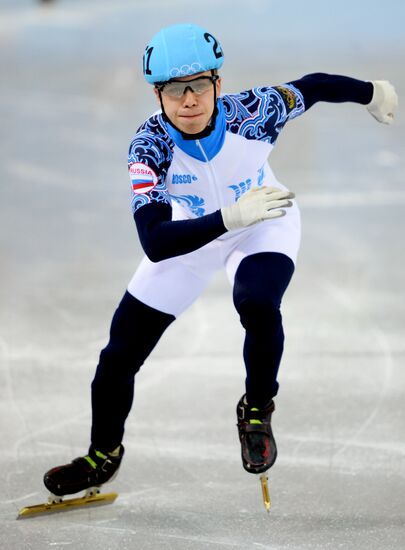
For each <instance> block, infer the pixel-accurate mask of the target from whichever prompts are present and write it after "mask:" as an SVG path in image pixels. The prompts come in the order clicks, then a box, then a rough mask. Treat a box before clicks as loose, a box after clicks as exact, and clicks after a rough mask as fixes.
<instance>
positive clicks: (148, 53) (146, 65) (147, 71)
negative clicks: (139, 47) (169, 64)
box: [143, 46, 153, 74]
mask: <svg viewBox="0 0 405 550" xmlns="http://www.w3.org/2000/svg"><path fill="white" fill-rule="evenodd" d="M152 51H153V46H149V47H147V48H146V50H145V53H144V56H143V72H144V73H145V74H152V71H151V70H150V56H151V55H152Z"/></svg>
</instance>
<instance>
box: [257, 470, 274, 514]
mask: <svg viewBox="0 0 405 550" xmlns="http://www.w3.org/2000/svg"><path fill="white" fill-rule="evenodd" d="M259 477H260V485H261V487H262V496H263V505H264V507H265V508H266V511H267V512H270V508H271V501H270V492H269V486H268V483H267V482H268V479H269V478H268V476H267V473H266V472H264V473H262V474H259Z"/></svg>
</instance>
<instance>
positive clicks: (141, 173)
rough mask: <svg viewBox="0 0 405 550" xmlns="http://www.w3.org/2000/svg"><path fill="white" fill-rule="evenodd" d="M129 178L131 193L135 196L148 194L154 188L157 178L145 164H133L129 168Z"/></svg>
mask: <svg viewBox="0 0 405 550" xmlns="http://www.w3.org/2000/svg"><path fill="white" fill-rule="evenodd" d="M129 176H130V178H131V185H132V191H133V192H134V193H136V194H137V195H141V194H142V193H149V191H152V189H153V188H154V187H155V186H156V184H157V182H158V177H157V175H156V173H155V172H154V171H153V170H152V168H150V167H149V166H148V165H147V164H143V163H142V162H134V164H131V166H130V167H129Z"/></svg>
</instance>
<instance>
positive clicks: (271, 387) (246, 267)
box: [233, 252, 294, 407]
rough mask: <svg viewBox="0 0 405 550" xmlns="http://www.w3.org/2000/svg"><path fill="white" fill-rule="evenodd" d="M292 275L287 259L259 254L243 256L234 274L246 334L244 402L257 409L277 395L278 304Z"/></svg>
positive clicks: (280, 339) (280, 329) (280, 340)
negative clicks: (253, 405)
mask: <svg viewBox="0 0 405 550" xmlns="http://www.w3.org/2000/svg"><path fill="white" fill-rule="evenodd" d="M293 272H294V264H293V262H292V260H291V259H290V258H289V257H288V256H286V255H284V254H280V253H275V252H263V253H258V254H253V255H251V256H246V257H245V258H244V259H243V260H242V261H241V263H240V265H239V267H238V269H237V271H236V274H235V283H234V289H233V298H234V304H235V307H236V309H237V311H238V313H239V315H240V321H241V323H242V325H243V327H244V328H245V331H246V335H245V342H244V348H243V357H244V361H245V366H246V394H247V401H248V403H252V404H255V405H256V406H258V407H264V406H266V405H267V404H268V403H269V402H270V401H271V399H272V398H273V397H274V396H275V395H276V394H277V391H278V382H277V373H278V369H279V365H280V360H281V356H282V353H283V346H284V331H283V325H282V317H281V312H280V304H281V300H282V297H283V294H284V292H285V290H286V288H287V286H288V284H289V282H290V280H291V277H292V275H293Z"/></svg>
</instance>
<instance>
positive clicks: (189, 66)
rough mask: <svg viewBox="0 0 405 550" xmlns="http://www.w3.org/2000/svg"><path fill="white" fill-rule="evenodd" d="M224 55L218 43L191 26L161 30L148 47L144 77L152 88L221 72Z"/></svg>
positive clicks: (195, 26) (209, 34) (144, 60)
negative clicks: (170, 81)
mask: <svg viewBox="0 0 405 550" xmlns="http://www.w3.org/2000/svg"><path fill="white" fill-rule="evenodd" d="M223 61H224V53H223V50H222V46H221V44H220V43H219V42H218V40H217V39H216V38H215V37H214V36H213V35H212V34H211V33H209V32H207V31H206V30H205V29H203V28H202V27H199V26H198V25H192V24H179V25H172V26H170V27H165V28H163V29H161V30H160V31H159V32H158V33H157V34H156V35H155V36H154V37H153V38H152V40H151V41H150V42H149V44H148V45H147V46H146V49H145V53H144V56H143V74H144V76H145V79H146V80H147V82H149V83H150V84H156V83H157V82H167V81H168V80H171V79H172V78H180V77H182V76H190V75H193V74H197V73H201V72H205V71H209V70H214V69H219V68H220V67H221V66H222V63H223Z"/></svg>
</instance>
